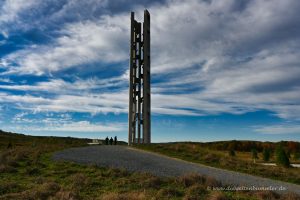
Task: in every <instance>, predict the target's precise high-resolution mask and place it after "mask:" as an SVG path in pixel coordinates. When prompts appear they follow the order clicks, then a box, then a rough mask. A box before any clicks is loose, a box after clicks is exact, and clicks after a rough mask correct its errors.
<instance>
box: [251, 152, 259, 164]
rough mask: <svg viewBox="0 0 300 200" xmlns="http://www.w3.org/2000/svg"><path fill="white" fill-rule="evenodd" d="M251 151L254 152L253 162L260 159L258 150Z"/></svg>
mask: <svg viewBox="0 0 300 200" xmlns="http://www.w3.org/2000/svg"><path fill="white" fill-rule="evenodd" d="M251 152H252V159H253V162H254V163H255V162H256V159H258V155H257V150H256V149H252V150H251Z"/></svg>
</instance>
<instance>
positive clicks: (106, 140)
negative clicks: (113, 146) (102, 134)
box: [105, 137, 109, 145]
mask: <svg viewBox="0 0 300 200" xmlns="http://www.w3.org/2000/svg"><path fill="white" fill-rule="evenodd" d="M108 140H109V139H108V137H106V138H105V144H106V145H108Z"/></svg>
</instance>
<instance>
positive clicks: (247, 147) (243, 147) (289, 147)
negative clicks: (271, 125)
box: [201, 140, 300, 153]
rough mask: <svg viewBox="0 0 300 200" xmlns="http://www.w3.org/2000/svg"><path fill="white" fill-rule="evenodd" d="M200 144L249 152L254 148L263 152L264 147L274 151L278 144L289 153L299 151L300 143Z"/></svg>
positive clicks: (215, 148) (223, 149) (219, 149)
mask: <svg viewBox="0 0 300 200" xmlns="http://www.w3.org/2000/svg"><path fill="white" fill-rule="evenodd" d="M201 146H203V147H207V148H209V149H212V150H218V151H228V150H234V151H244V152H251V151H253V149H256V150H257V151H258V152H263V150H264V149H269V150H271V151H275V149H276V148H277V147H278V146H281V147H283V148H284V149H285V150H286V151H288V152H290V153H295V152H299V151H300V143H299V142H294V141H280V142H260V141H238V140H232V141H219V142H207V143H201Z"/></svg>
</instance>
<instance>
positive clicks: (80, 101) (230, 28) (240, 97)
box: [0, 0, 300, 119]
mask: <svg viewBox="0 0 300 200" xmlns="http://www.w3.org/2000/svg"><path fill="white" fill-rule="evenodd" d="M70 2H71V3H68V5H67V6H66V7H65V8H63V9H61V11H60V12H59V13H57V14H56V15H55V14H54V15H53V18H55V17H57V18H60V17H61V16H62V15H64V12H66V11H65V10H70V8H72V9H75V8H74V7H76V5H77V4H76V3H74V2H76V1H70ZM237 2H238V1H234V0H224V1H197V0H191V1H179V0H173V1H171V0H170V1H168V2H167V4H166V5H159V6H157V5H154V6H151V7H150V8H149V10H150V12H151V20H152V24H151V34H152V40H151V42H152V48H151V49H152V69H151V70H152V74H153V76H156V77H157V76H161V77H163V78H161V79H163V81H165V82H164V83H159V84H154V85H153V90H152V91H153V96H152V98H153V101H152V108H153V113H159V114H174V115H208V114H219V113H233V114H242V113H245V112H249V111H255V110H269V111H271V112H274V113H275V114H276V115H277V116H279V117H281V118H287V119H289V118H293V119H300V115H299V113H300V112H299V107H300V105H299V102H300V95H299V90H300V83H299V81H298V77H299V76H300V70H299V66H300V62H299V59H298V58H299V57H300V53H299V50H298V49H299V46H300V43H299V39H298V37H299V36H298V35H299V34H297V33H299V30H298V29H299V28H297V27H298V26H296V25H298V24H299V23H298V22H299V21H297V20H298V19H299V14H298V13H299V12H298V11H299V7H300V3H299V1H296V0H288V1H281V0H275V1H259V0H254V1H249V2H248V3H247V4H246V3H245V4H246V5H245V6H244V7H243V8H236V6H237V5H238V3H237ZM102 3H103V4H102ZM106 3H107V2H102V1H101V2H100V1H99V4H101V6H105V4H106ZM87 6H90V4H88V5H87ZM138 10H142V9H141V8H138ZM287 10H288V11H289V12H287ZM136 14H137V16H138V18H139V19H140V17H141V16H142V13H141V12H138V13H136ZM93 20H94V19H89V20H84V21H80V22H73V23H70V24H65V25H64V26H62V29H60V30H59V31H58V32H59V33H60V34H61V36H59V37H58V38H57V39H56V40H55V41H54V44H53V45H48V46H34V47H29V48H27V49H24V50H20V51H18V52H15V53H12V54H10V55H8V56H7V57H5V58H3V59H2V60H1V63H5V65H6V67H5V68H7V69H8V71H9V73H21V74H24V73H30V74H35V75H41V74H49V73H50V74H51V73H53V72H58V71H61V70H65V69H68V68H73V67H78V66H79V65H81V66H85V65H86V64H88V63H91V62H105V63H108V64H110V63H116V62H123V61H125V60H127V59H128V48H129V47H128V46H129V44H128V42H129V33H128V32H129V13H126V14H124V13H121V14H119V13H116V14H115V15H113V16H110V15H103V16H102V17H101V18H100V19H99V20H97V21H93ZM14 62H15V63H17V65H16V66H13V65H12V63H14ZM0 65H1V64H0ZM2 65H3V64H2ZM82 69H83V70H86V68H84V67H82ZM107 70H109V69H107ZM127 76H128V71H127V72H126V73H125V74H124V75H123V76H122V77H123V78H124V79H122V78H120V79H117V80H113V79H111V80H110V79H107V80H103V82H102V81H101V80H98V79H93V78H92V79H88V80H81V79H79V80H77V81H75V82H73V83H69V82H65V81H63V80H61V79H52V80H50V81H49V82H40V83H37V84H35V85H1V86H0V87H1V88H2V89H9V90H28V91H35V92H43V91H51V92H52V93H54V94H56V96H54V97H51V99H49V98H46V97H41V98H38V97H35V96H30V95H29V96H28V95H27V96H26V95H25V96H23V97H20V96H17V95H11V97H7V96H3V98H4V100H0V101H8V100H10V101H12V102H15V103H17V101H20V102H23V103H25V105H21V106H22V108H26V109H31V110H33V109H34V110H35V111H36V112H46V111H55V112H65V111H74V112H89V113H98V112H103V113H108V112H115V113H126V112H127V99H128V92H127V91H125V90H124V87H122V86H121V85H122V84H123V83H124V84H125V81H126V79H127ZM111 85H113V86H116V87H120V88H119V89H120V92H119V93H117V92H116V93H109V92H105V93H102V94H95V93H94V92H91V91H90V90H92V89H99V88H107V87H109V86H111ZM185 85H187V86H186V87H187V88H192V89H193V88H198V89H196V90H195V91H191V92H185V91H180V92H178V91H177V93H180V94H176V90H181V89H180V88H181V87H182V86H185ZM183 88H185V87H183ZM199 88H200V89H199ZM50 89H51V90H50ZM84 90H85V91H86V92H82V91H84ZM183 90H184V89H183ZM169 91H173V92H174V93H175V94H166V93H168V92H169ZM181 93H182V94H181ZM74 99H76V101H74Z"/></svg>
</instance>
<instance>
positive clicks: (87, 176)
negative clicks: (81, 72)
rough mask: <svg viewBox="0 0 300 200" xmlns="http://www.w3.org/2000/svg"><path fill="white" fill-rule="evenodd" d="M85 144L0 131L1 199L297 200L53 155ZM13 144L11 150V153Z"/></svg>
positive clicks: (197, 177)
mask: <svg viewBox="0 0 300 200" xmlns="http://www.w3.org/2000/svg"><path fill="white" fill-rule="evenodd" d="M87 142H89V140H87V139H75V138H56V137H31V136H24V135H19V134H10V133H4V132H0V199H1V200H3V199H14V200H18V199H22V200H24V199H107V200H113V199H133V200H134V199H211V200H213V199H214V200H217V199H219V200H222V199H224V200H226V199H291V200H292V199H298V198H299V197H297V196H295V195H293V194H286V195H278V194H275V193H272V192H247V191H244V192H235V191H231V192H230V191H228V192H219V191H210V190H207V186H219V183H217V182H216V181H215V180H214V179H212V178H209V177H204V176H200V175H196V174H190V175H185V176H182V177H177V178H160V177H155V176H152V175H150V174H145V173H129V172H127V171H125V170H122V169H111V168H102V167H97V166H93V165H91V166H86V165H79V164H75V163H71V162H55V161H53V160H52V159H51V156H52V153H53V152H55V151H58V150H62V149H65V148H70V147H78V146H85V145H86V143H87ZM9 143H11V144H12V147H11V148H9V149H8V148H7V147H8V146H10V145H9Z"/></svg>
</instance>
